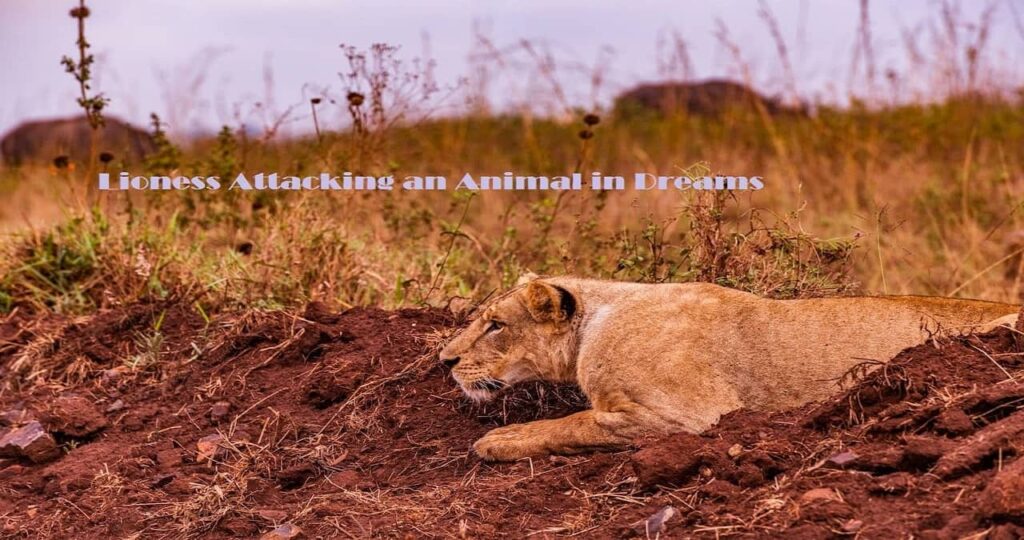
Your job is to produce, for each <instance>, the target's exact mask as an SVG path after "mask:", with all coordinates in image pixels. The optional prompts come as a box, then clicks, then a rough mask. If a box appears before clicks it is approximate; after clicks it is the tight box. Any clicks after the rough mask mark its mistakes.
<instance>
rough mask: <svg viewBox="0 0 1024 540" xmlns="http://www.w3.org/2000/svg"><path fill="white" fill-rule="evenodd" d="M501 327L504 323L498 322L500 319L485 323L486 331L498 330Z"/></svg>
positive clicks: (503, 326)
mask: <svg viewBox="0 0 1024 540" xmlns="http://www.w3.org/2000/svg"><path fill="white" fill-rule="evenodd" d="M502 328H505V323H503V322H500V321H491V324H489V325H487V331H488V332H497V331H498V330H501V329H502Z"/></svg>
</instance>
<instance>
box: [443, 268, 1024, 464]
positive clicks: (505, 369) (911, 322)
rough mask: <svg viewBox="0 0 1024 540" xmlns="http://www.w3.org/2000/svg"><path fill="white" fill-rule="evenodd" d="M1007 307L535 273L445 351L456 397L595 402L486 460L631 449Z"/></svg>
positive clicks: (832, 385) (990, 317)
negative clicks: (542, 385)
mask: <svg viewBox="0 0 1024 540" xmlns="http://www.w3.org/2000/svg"><path fill="white" fill-rule="evenodd" d="M1016 313H1017V307H1016V306H1013V305H1009V304H1000V303H994V302H982V301H975V300H959V299H951V298H937V297H921V296H883V297H841V298H821V299H806V300H770V299H765V298H761V297H758V296H756V295H753V294H749V293H745V292H741V291H737V290H732V289H727V288H724V287H719V286H716V285H710V284H703V283H690V284H639V283H617V282H609V281H597V280H588V279H576V278H571V277H560V278H544V279H535V280H533V281H530V282H529V283H527V284H526V285H522V286H520V287H517V288H515V289H513V290H511V291H509V292H507V293H505V294H504V295H502V296H500V297H498V298H496V299H494V300H491V301H490V302H488V303H487V304H485V305H484V306H482V307H481V309H480V311H479V316H478V317H476V319H475V320H474V321H473V322H472V323H471V324H470V325H469V326H468V327H467V328H466V329H464V330H463V331H462V332H460V333H459V334H458V335H456V336H455V338H454V339H452V341H451V342H450V343H448V345H447V346H446V347H445V348H444V350H443V351H441V354H440V358H441V361H442V362H444V364H445V365H447V366H449V367H450V368H451V369H452V374H453V375H454V377H455V379H456V381H457V382H458V383H459V385H460V386H461V387H462V389H463V391H465V393H466V394H467V395H469V396H470V397H472V398H474V399H478V400H486V399H490V398H491V397H493V396H494V395H495V393H496V392H498V391H500V390H501V389H502V388H505V387H507V386H509V385H512V384H515V383H518V382H523V381H531V380H546V381H555V382H575V383H578V384H579V386H580V387H581V388H582V390H583V392H584V393H585V394H586V396H587V397H588V398H589V400H590V404H591V409H589V410H585V411H581V412H578V413H576V414H572V415H569V416H566V417H564V418H558V419H554V420H539V421H534V422H528V423H525V424H514V425H509V426H505V427H500V428H497V429H494V430H491V431H490V432H488V433H487V434H486V435H484V437H482V438H481V439H480V440H478V441H477V442H476V443H475V444H474V445H473V446H474V449H475V450H476V452H477V453H478V454H479V455H480V456H481V457H483V458H484V459H486V460H491V461H509V460H516V459H519V458H523V457H527V456H534V455H543V454H549V453H557V454H572V453H578V452H585V451H591V450H610V449H615V448H621V447H624V446H627V445H628V444H629V443H630V442H631V441H632V440H633V439H634V438H636V437H638V436H641V435H645V434H652V433H654V434H665V433H674V432H679V431H687V432H693V433H699V432H701V431H704V430H706V429H708V428H709V427H710V426H712V425H713V424H715V423H716V422H717V421H718V419H719V417H721V416H722V415H723V414H725V413H728V412H730V411H733V410H735V409H739V408H741V407H746V408H750V409H757V410H777V409H783V408H787V407H793V406H796V405H800V404H803V403H807V402H810V401H816V400H820V399H823V398H826V397H828V396H829V395H830V394H832V393H833V392H836V391H837V390H838V389H839V387H838V385H837V382H838V381H839V380H840V379H841V378H842V376H843V375H844V374H845V373H847V372H848V371H849V370H850V369H851V368H852V367H854V366H855V365H857V364H859V363H862V362H864V361H865V359H870V360H876V361H880V362H884V361H888V360H889V359H890V358H892V357H893V356H895V355H896V354H897V353H899V352H900V351H902V350H903V349H905V348H907V347H910V346H913V345H916V344H919V343H923V342H924V341H926V340H927V339H928V337H929V336H932V335H934V334H935V333H936V332H937V331H938V332H941V333H943V334H948V333H964V332H972V331H985V330H989V329H992V328H994V327H995V326H997V325H1000V324H1010V325H1012V324H1013V323H1014V321H1015V320H1016Z"/></svg>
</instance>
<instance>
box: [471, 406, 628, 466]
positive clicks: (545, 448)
mask: <svg viewBox="0 0 1024 540" xmlns="http://www.w3.org/2000/svg"><path fill="white" fill-rule="evenodd" d="M630 425H631V422H630V421H629V419H628V418H627V417H626V415H625V414H624V413H609V412H600V411H595V410H593V409H591V410H588V411H582V412H578V413H576V414H571V415H569V416H566V417H564V418H557V419H554V420H537V421H535V422H528V423H526V424H513V425H510V426H505V427H500V428H495V429H492V430H491V431H488V432H487V434H486V435H484V436H483V437H481V438H480V440H478V441H476V442H475V443H474V444H473V449H474V450H475V451H476V453H477V454H478V455H479V456H480V457H482V458H483V459H485V460H487V461H515V460H517V459H520V458H524V457H529V456H538V455H544V454H578V453H580V452H587V451H592V450H614V449H616V448H622V447H624V446H626V445H628V444H629V442H630V440H631V438H630V437H629V436H627V435H626V433H627V432H628V431H629V430H628V426H630Z"/></svg>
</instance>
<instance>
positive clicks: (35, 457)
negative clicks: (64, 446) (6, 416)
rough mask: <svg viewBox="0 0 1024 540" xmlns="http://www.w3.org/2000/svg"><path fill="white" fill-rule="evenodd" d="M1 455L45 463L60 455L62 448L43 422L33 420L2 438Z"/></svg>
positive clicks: (0, 440)
mask: <svg viewBox="0 0 1024 540" xmlns="http://www.w3.org/2000/svg"><path fill="white" fill-rule="evenodd" d="M0 457H10V458H27V459H29V460H31V461H32V462H33V463H45V462H47V461H52V460H54V459H57V458H58V457H60V449H59V448H58V447H57V441H55V440H53V436H51V435H50V434H49V433H47V432H46V431H45V430H44V429H43V426H42V424H40V423H39V422H35V421H32V422H29V423H28V424H25V425H24V426H22V427H19V428H15V429H12V430H11V431H9V432H7V434H5V435H4V436H3V437H2V438H0Z"/></svg>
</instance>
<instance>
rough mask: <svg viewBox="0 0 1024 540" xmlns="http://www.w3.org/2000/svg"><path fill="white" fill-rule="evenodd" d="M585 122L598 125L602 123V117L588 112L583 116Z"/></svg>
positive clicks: (589, 124)
mask: <svg viewBox="0 0 1024 540" xmlns="http://www.w3.org/2000/svg"><path fill="white" fill-rule="evenodd" d="M583 123H584V124H586V125H588V126H596V125H598V124H600V123H601V117H600V116H598V115H596V114H594V113H590V114H586V115H584V116H583Z"/></svg>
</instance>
